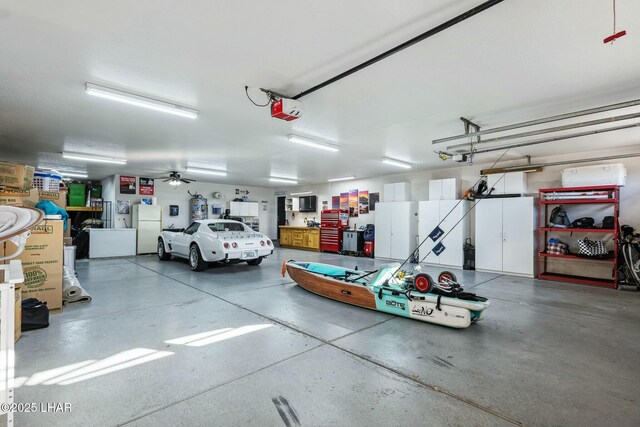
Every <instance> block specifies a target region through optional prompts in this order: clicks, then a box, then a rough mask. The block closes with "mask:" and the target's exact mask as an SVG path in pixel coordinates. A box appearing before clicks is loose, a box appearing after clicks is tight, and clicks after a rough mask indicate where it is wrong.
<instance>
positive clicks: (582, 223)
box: [571, 216, 596, 228]
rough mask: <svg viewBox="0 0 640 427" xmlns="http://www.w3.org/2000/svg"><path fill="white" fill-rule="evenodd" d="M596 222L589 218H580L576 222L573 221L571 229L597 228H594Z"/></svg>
mask: <svg viewBox="0 0 640 427" xmlns="http://www.w3.org/2000/svg"><path fill="white" fill-rule="evenodd" d="M595 223H596V221H595V220H594V219H593V218H591V217H588V216H585V217H584V218H578V219H576V220H575V221H573V222H572V223H571V227H572V228H595V227H594V226H593V224H595Z"/></svg>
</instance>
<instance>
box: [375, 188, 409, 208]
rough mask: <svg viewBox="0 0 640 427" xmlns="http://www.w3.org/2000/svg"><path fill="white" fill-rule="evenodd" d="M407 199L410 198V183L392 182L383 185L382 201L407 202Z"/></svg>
mask: <svg viewBox="0 0 640 427" xmlns="http://www.w3.org/2000/svg"><path fill="white" fill-rule="evenodd" d="M409 200H411V184H409V183H408V182H394V183H391V184H385V185H384V187H383V191H382V201H383V202H407V201H409ZM376 209H377V205H376Z"/></svg>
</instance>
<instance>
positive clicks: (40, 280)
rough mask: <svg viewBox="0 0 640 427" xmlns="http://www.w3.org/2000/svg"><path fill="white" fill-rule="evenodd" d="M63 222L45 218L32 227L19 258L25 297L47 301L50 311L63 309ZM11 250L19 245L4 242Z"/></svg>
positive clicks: (7, 249)
mask: <svg viewBox="0 0 640 427" xmlns="http://www.w3.org/2000/svg"><path fill="white" fill-rule="evenodd" d="M62 228H63V222H62V221H61V220H59V219H57V220H51V219H46V220H44V221H43V222H41V223H40V224H39V225H37V226H36V227H34V228H33V229H32V230H31V236H30V237H29V239H28V240H27V245H26V247H25V250H24V252H22V254H20V255H19V256H18V257H17V258H15V259H19V260H21V261H22V268H23V270H24V284H23V285H22V298H23V299H27V298H37V299H39V300H40V301H45V302H46V303H47V306H48V307H49V310H50V311H52V312H54V311H56V310H58V311H59V310H61V309H62V266H63V244H62V243H63V240H62ZM5 246H6V247H5V250H6V251H7V252H9V253H11V252H12V251H15V249H16V247H15V245H14V244H13V243H11V242H6V243H5Z"/></svg>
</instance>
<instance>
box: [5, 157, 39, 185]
mask: <svg viewBox="0 0 640 427" xmlns="http://www.w3.org/2000/svg"><path fill="white" fill-rule="evenodd" d="M34 171H35V168H34V167H33V166H27V165H17V164H15V163H5V162H0V187H5V188H10V189H15V190H21V191H23V190H30V189H31V187H33V172H34Z"/></svg>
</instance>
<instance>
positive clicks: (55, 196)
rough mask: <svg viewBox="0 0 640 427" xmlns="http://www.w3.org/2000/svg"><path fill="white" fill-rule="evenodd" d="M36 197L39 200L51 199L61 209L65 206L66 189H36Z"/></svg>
mask: <svg viewBox="0 0 640 427" xmlns="http://www.w3.org/2000/svg"><path fill="white" fill-rule="evenodd" d="M38 198H39V199H40V200H51V201H52V202H53V203H55V204H56V205H57V206H59V207H61V208H62V209H66V208H67V189H66V188H61V189H60V191H42V190H39V191H38Z"/></svg>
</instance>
